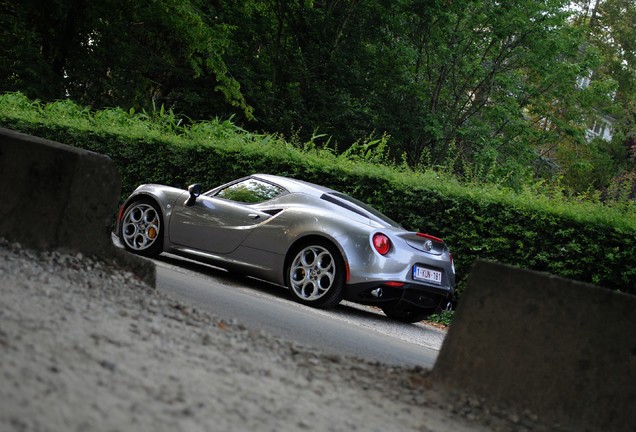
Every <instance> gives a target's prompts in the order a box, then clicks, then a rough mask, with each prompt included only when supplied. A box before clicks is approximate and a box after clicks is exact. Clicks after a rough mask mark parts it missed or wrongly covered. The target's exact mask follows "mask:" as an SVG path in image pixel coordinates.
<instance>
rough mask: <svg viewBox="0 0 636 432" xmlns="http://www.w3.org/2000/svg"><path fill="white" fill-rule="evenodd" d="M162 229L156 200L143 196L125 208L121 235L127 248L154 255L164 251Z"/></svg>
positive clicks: (149, 255)
mask: <svg viewBox="0 0 636 432" xmlns="http://www.w3.org/2000/svg"><path fill="white" fill-rule="evenodd" d="M162 230H163V222H162V217H161V211H160V210H159V206H158V205H157V204H156V203H155V202H154V201H151V200H150V199H146V198H143V199H140V200H138V201H134V202H132V203H131V204H130V205H129V206H128V207H126V209H125V210H124V216H123V217H122V221H121V228H120V233H119V234H120V235H119V236H120V238H121V240H122V242H123V243H124V247H125V248H126V249H127V250H129V251H131V252H133V253H136V254H138V255H143V256H147V257H153V256H157V255H159V254H160V253H161V252H162V249H163V239H162V235H163V231H162Z"/></svg>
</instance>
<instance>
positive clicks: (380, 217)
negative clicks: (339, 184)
mask: <svg viewBox="0 0 636 432" xmlns="http://www.w3.org/2000/svg"><path fill="white" fill-rule="evenodd" d="M321 198H322V199H323V200H325V201H329V202H330V203H333V204H336V205H338V206H340V207H342V208H346V209H347V210H350V211H352V212H354V213H357V214H359V215H361V216H364V217H367V218H369V219H373V220H375V221H378V222H383V223H385V224H387V225H390V226H394V227H397V228H401V225H400V224H399V223H397V222H395V221H394V220H393V219H391V218H389V217H388V216H386V215H384V214H382V213H380V212H379V211H378V210H376V209H374V208H373V207H371V206H370V205H368V204H365V203H363V202H362V201H360V200H357V199H355V198H353V197H350V196H349V195H346V194H343V193H340V192H330V193H325V194H323V195H322V196H321Z"/></svg>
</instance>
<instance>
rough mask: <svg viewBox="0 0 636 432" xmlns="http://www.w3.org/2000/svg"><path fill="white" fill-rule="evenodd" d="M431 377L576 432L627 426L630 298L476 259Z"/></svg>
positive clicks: (630, 409)
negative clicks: (533, 414)
mask: <svg viewBox="0 0 636 432" xmlns="http://www.w3.org/2000/svg"><path fill="white" fill-rule="evenodd" d="M433 380H434V382H436V383H437V384H441V385H442V386H445V387H447V388H450V389H454V390H459V391H463V392H467V393H470V394H473V395H476V396H478V397H483V398H485V399H486V400H490V401H492V402H494V403H497V404H502V405H507V406H511V407H516V408H517V409H518V410H519V412H523V410H526V409H528V410H530V411H531V412H533V413H535V414H536V415H538V416H539V417H540V418H541V419H543V420H546V421H549V422H554V423H558V424H561V425H564V426H567V427H568V428H569V430H576V431H631V432H633V431H636V410H634V407H636V297H635V296H631V295H627V294H622V293H618V292H613V291H610V290H606V289H603V288H599V287H596V286H593V285H589V284H583V283H579V282H575V281H571V280H567V279H563V278H559V277H556V276H551V275H548V274H543V273H538V272H532V271H528V270H521V269H517V268H513V267H509V266H505V265H501V264H495V263H491V262H483V261H478V262H476V263H475V265H474V267H473V270H472V272H471V274H470V276H469V279H468V285H467V288H466V290H465V292H464V293H463V296H462V299H461V301H460V304H459V306H458V309H457V312H456V314H455V316H454V319H453V323H452V324H451V327H450V329H449V332H448V335H447V337H446V339H445V341H444V344H443V345H442V348H441V351H440V354H439V356H438V358H437V361H436V363H435V366H434V368H433Z"/></svg>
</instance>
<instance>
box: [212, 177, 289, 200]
mask: <svg viewBox="0 0 636 432" xmlns="http://www.w3.org/2000/svg"><path fill="white" fill-rule="evenodd" d="M284 192H285V189H283V188H281V187H279V186H276V185H274V184H271V183H266V182H263V181H260V180H256V179H246V180H243V181H241V182H238V183H234V184H233V185H230V186H228V187H226V188H224V189H221V190H220V191H219V192H218V193H217V194H216V196H217V197H219V198H224V199H227V200H230V201H237V202H242V203H247V204H254V203H260V202H263V201H267V200H270V199H272V198H276V197H277V196H279V195H281V194H282V193H284Z"/></svg>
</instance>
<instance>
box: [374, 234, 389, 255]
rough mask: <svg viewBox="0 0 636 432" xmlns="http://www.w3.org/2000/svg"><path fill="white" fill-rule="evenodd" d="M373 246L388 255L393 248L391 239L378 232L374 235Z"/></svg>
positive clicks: (380, 252) (382, 253)
mask: <svg viewBox="0 0 636 432" xmlns="http://www.w3.org/2000/svg"><path fill="white" fill-rule="evenodd" d="M373 247H374V248H375V250H376V251H378V253H379V254H380V255H386V254H387V253H389V249H391V240H389V238H388V237H387V236H386V235H384V234H382V233H376V234H374V235H373Z"/></svg>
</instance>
